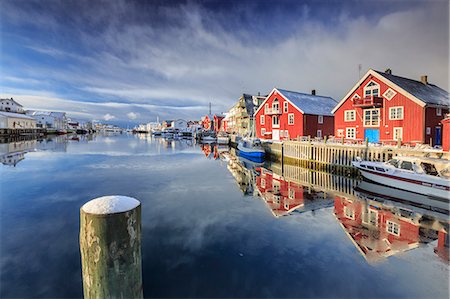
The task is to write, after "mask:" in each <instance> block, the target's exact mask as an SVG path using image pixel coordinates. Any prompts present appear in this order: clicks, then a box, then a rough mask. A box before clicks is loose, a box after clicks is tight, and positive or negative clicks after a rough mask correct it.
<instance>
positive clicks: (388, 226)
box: [386, 220, 400, 236]
mask: <svg viewBox="0 0 450 299" xmlns="http://www.w3.org/2000/svg"><path fill="white" fill-rule="evenodd" d="M395 227H397V232H395V229H394V228H395ZM386 231H387V232H388V233H390V234H391V235H394V236H400V224H398V223H396V222H393V221H389V220H388V221H386Z"/></svg>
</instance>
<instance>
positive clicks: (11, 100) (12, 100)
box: [0, 98, 23, 107]
mask: <svg viewBox="0 0 450 299" xmlns="http://www.w3.org/2000/svg"><path fill="white" fill-rule="evenodd" d="M3 101H10V102H13V103H15V104H16V105H17V106H19V107H23V106H22V105H20V104H19V103H17V102H16V101H14V99H13V98H10V99H0V102H3Z"/></svg>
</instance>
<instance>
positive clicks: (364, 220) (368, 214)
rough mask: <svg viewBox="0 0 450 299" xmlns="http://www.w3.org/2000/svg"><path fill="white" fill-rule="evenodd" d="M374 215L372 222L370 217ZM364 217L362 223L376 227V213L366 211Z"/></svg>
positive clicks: (374, 211)
mask: <svg viewBox="0 0 450 299" xmlns="http://www.w3.org/2000/svg"><path fill="white" fill-rule="evenodd" d="M372 215H375V217H374V222H372V221H371V216H372ZM365 216H366V217H364V218H363V221H362V222H363V223H365V224H369V225H373V226H378V211H377V210H373V209H368V210H367V213H366V215H365Z"/></svg>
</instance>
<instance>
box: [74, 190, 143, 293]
mask: <svg viewBox="0 0 450 299" xmlns="http://www.w3.org/2000/svg"><path fill="white" fill-rule="evenodd" d="M80 251H81V265H82V272H83V291H84V298H143V291H142V266H141V203H140V202H139V201H138V200H136V199H134V198H131V197H126V196H117V195H116V196H103V197H99V198H96V199H93V200H91V201H89V202H87V203H86V204H85V205H83V206H82V207H81V209H80Z"/></svg>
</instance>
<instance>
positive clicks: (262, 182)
mask: <svg viewBox="0 0 450 299" xmlns="http://www.w3.org/2000/svg"><path fill="white" fill-rule="evenodd" d="M261 188H264V189H266V179H261Z"/></svg>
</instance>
